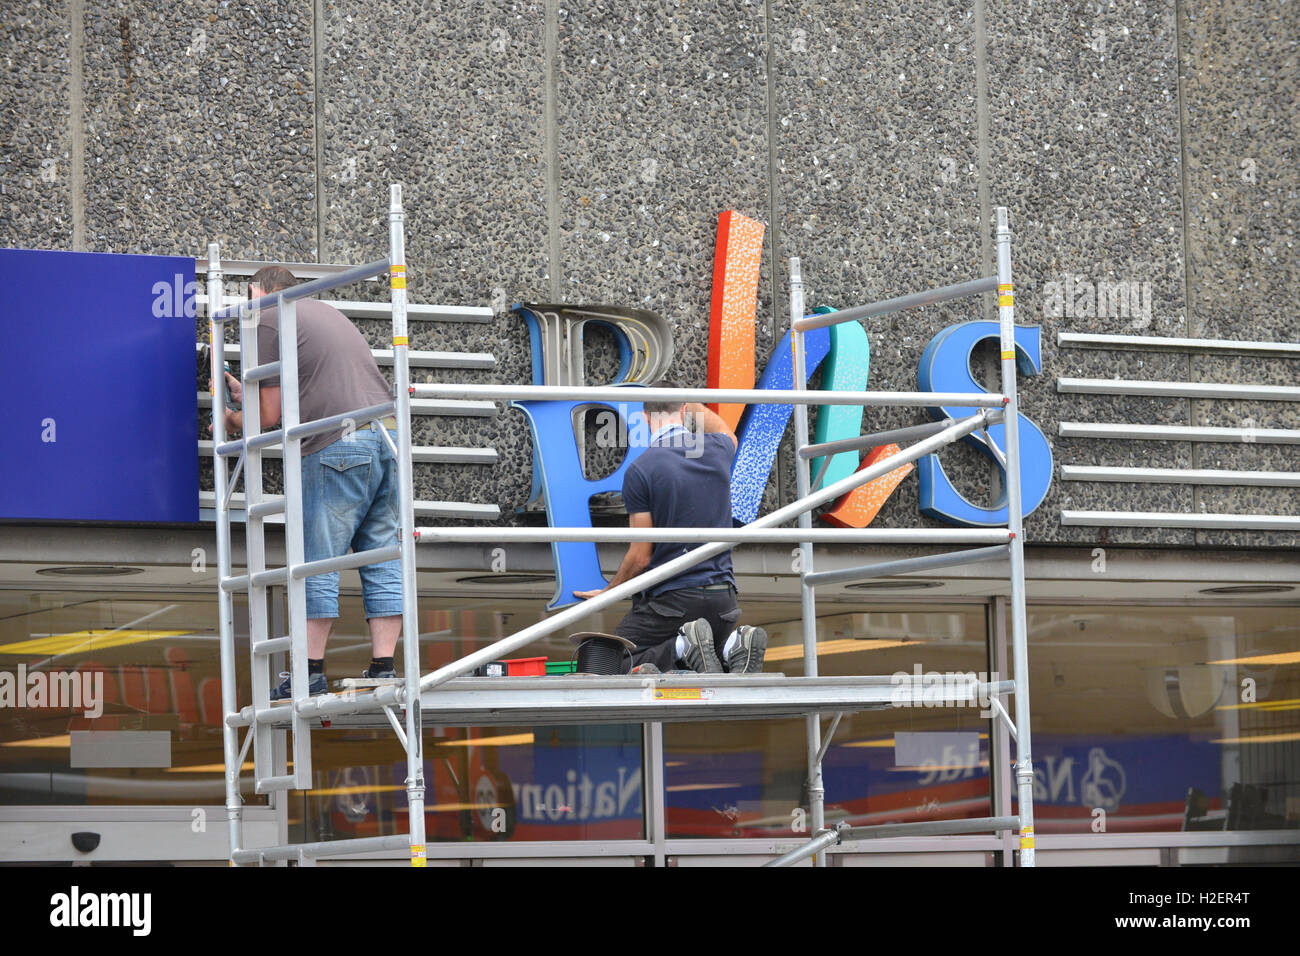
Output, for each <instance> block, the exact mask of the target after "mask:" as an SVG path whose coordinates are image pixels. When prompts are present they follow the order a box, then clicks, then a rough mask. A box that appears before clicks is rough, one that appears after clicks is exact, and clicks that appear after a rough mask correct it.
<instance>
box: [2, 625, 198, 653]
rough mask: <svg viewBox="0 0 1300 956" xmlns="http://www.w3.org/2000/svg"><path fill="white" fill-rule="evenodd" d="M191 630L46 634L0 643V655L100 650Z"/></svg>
mask: <svg viewBox="0 0 1300 956" xmlns="http://www.w3.org/2000/svg"><path fill="white" fill-rule="evenodd" d="M193 633H194V632H193V631H150V630H133V629H130V628H123V629H122V630H120V631H116V630H112V629H109V628H105V629H104V630H102V631H70V632H69V633H67V634H48V635H46V636H44V637H35V638H32V639H31V640H27V641H18V642H17V643H14V644H0V654H73V653H76V652H77V651H81V650H88V651H102V650H106V649H108V648H110V647H122V646H123V645H125V644H141V643H144V642H145V641H157V640H162V639H163V638H167V637H186V636H188V635H190V634H193Z"/></svg>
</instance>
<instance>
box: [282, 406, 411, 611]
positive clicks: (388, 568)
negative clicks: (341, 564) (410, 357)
mask: <svg viewBox="0 0 1300 956" xmlns="http://www.w3.org/2000/svg"><path fill="white" fill-rule="evenodd" d="M388 434H389V435H391V436H392V438H393V442H394V444H395V443H396V441H397V434H396V433H395V432H393V431H389V433H388ZM302 501H303V508H302V517H303V546H304V553H305V557H306V560H308V561H319V560H322V559H324V558H337V557H341V556H343V555H345V554H347V553H348V550H349V549H351V550H353V551H368V550H370V549H371V548H382V547H388V546H392V545H396V544H397V543H398V527H399V522H398V517H397V460H396V459H395V458H394V457H393V453H392V451H391V450H390V449H389V447H388V443H387V442H385V441H384V439H383V436H381V435H380V434H379V432H378V431H376V430H375V429H373V428H358V429H357V430H356V431H355V432H352V433H351V434H350V435H349V436H348V437H346V438H340V439H339V440H338V441H336V442H334V443H333V444H332V445H326V446H325V447H324V448H322V449H321V450H320V451H318V452H315V453H313V454H310V455H304V456H303V459H302ZM359 572H360V574H361V592H362V595H363V603H364V605H365V610H366V618H367V619H369V618H372V617H390V616H392V615H396V614H401V613H402V562H401V561H399V560H398V559H396V558H394V559H393V560H392V561H385V562H383V563H382V564H372V565H369V566H367V567H364V568H360V569H359ZM338 616H339V574H338V572H337V571H331V572H330V573H329V574H317V575H313V576H312V577H309V578H307V617H308V618H321V617H338Z"/></svg>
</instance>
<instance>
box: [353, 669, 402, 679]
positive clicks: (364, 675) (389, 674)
mask: <svg viewBox="0 0 1300 956" xmlns="http://www.w3.org/2000/svg"><path fill="white" fill-rule="evenodd" d="M396 678H397V671H396V670H394V669H393V668H391V667H390V668H388V669H387V670H382V671H375V672H374V673H373V674H372V673H370V668H369V667H367V668H366V669H365V670H363V671H362V672H361V679H362V680H395V679H396Z"/></svg>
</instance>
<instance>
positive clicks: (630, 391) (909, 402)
mask: <svg viewBox="0 0 1300 956" xmlns="http://www.w3.org/2000/svg"><path fill="white" fill-rule="evenodd" d="M415 397H416V398H440V399H488V400H491V401H498V402H501V401H511V402H584V401H586V402H604V403H608V404H611V405H617V404H619V403H620V402H677V401H680V402H723V403H727V404H742V405H882V406H890V405H898V406H919V407H930V406H933V407H936V408H937V407H939V406H941V405H949V406H958V407H962V408H1001V407H1002V406H1003V405H1005V404H1006V399H1005V398H1004V397H1003V396H1001V395H997V394H994V393H991V392H840V391H820V390H815V391H809V390H804V389H799V390H796V389H764V388H749V389H746V388H642V387H640V386H637V385H600V386H593V385H587V386H578V385H475V384H451V383H441V382H439V383H437V384H433V385H416V386H415Z"/></svg>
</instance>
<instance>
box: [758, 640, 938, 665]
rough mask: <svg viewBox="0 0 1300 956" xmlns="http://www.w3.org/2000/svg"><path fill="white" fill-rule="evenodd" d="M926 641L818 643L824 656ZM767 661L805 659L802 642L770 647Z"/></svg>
mask: <svg viewBox="0 0 1300 956" xmlns="http://www.w3.org/2000/svg"><path fill="white" fill-rule="evenodd" d="M923 643H925V642H924V641H908V640H897V641H890V640H883V639H882V640H868V641H859V640H855V639H854V638H851V637H843V638H840V639H838V640H834V641H822V642H821V643H819V644H818V645H817V656H818V657H822V656H824V655H826V654H851V653H853V652H854V651H878V650H881V649H882V648H886V647H906V646H907V645H908V644H923ZM764 660H765V661H791V660H803V645H802V644H785V645H782V646H781V647H769V648H768V649H767V655H766V656H765V657H764Z"/></svg>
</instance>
